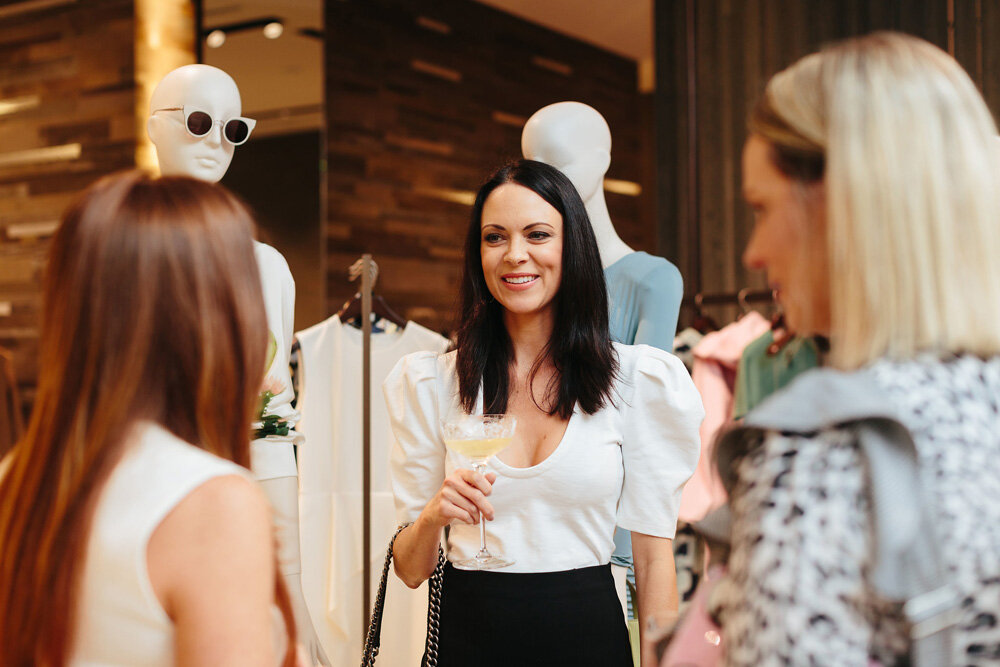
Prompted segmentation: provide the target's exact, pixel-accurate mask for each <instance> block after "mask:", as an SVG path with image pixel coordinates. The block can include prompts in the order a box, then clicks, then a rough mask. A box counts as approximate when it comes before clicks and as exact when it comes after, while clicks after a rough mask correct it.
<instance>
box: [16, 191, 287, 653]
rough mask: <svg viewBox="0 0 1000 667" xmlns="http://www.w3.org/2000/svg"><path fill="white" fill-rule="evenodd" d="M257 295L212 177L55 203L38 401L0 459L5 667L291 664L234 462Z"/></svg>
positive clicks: (258, 516) (248, 382) (269, 538)
mask: <svg viewBox="0 0 1000 667" xmlns="http://www.w3.org/2000/svg"><path fill="white" fill-rule="evenodd" d="M260 289H261V288H260V280H259V277H258V275H257V268H256V263H255V262H254V256H253V247H252V239H251V219H250V216H249V214H248V213H247V211H246V210H245V208H244V207H243V206H242V205H241V204H240V203H239V202H238V201H237V200H236V199H235V198H234V197H233V196H232V195H230V194H229V193H227V192H226V191H225V190H224V189H222V188H220V187H218V186H214V185H210V184H207V183H203V182H200V181H196V180H193V179H188V178H162V179H158V180H152V179H150V178H148V177H146V176H143V175H140V174H135V173H132V174H124V175H118V176H113V177H109V178H107V179H104V180H102V181H100V182H99V183H97V184H96V185H94V186H93V187H92V188H90V189H89V190H88V191H87V193H86V194H85V195H84V197H83V198H82V199H81V200H80V201H79V202H78V203H77V204H76V205H74V206H73V207H72V208H71V209H70V210H69V211H68V212H67V214H66V217H65V219H64V221H63V224H62V226H61V227H60V229H59V231H58V232H57V234H56V236H55V239H54V241H53V243H52V248H51V250H50V254H49V264H48V269H47V273H46V277H45V284H44V305H43V312H42V336H41V344H40V355H39V356H40V369H39V370H40V372H39V382H38V393H37V398H36V400H35V407H34V412H33V414H32V418H31V421H30V424H29V426H28V429H27V433H26V435H25V437H24V438H23V439H22V440H21V441H20V442H19V443H18V444H17V445H16V446H15V448H14V449H13V450H12V451H11V453H10V454H9V455H8V456H7V457H6V458H5V459H4V460H3V461H2V462H0V544H2V545H3V547H2V549H3V558H2V559H0V609H3V613H2V614H0V656H3V659H2V662H3V664H4V665H11V666H16V667H21V666H26V665H38V666H41V667H50V666H62V665H73V664H88V665H93V664H100V665H138V664H142V665H173V664H183V665H213V666H218V665H240V666H241V667H243V666H246V665H266V666H268V667H273V666H274V665H276V664H279V663H280V664H284V665H292V664H294V645H295V644H294V624H293V622H292V617H291V613H290V609H289V604H288V598H287V594H286V592H285V591H284V589H283V588H282V585H281V579H280V578H279V577H277V576H276V563H275V556H274V538H273V535H272V528H271V521H270V514H269V509H268V503H267V500H266V498H265V497H264V495H263V494H262V492H261V491H260V490H259V489H258V488H257V487H256V486H255V484H254V483H253V482H252V481H251V479H252V478H251V476H250V474H249V472H248V471H247V470H246V469H245V466H247V465H248V464H249V452H248V434H247V424H249V423H250V422H251V421H252V419H251V414H252V412H253V409H254V404H255V401H256V399H257V394H258V391H259V388H260V384H261V380H262V376H263V371H264V362H265V347H266V340H267V325H266V323H265V318H264V309H263V303H262V299H261V292H260ZM279 610H280V612H281V613H280V616H282V617H283V619H284V624H283V625H282V624H281V622H280V619H279V618H277V611H279Z"/></svg>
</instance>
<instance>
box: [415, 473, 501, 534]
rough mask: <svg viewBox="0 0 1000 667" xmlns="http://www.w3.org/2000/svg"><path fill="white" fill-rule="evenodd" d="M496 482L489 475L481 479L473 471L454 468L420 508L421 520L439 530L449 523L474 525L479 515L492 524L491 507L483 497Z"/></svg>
mask: <svg viewBox="0 0 1000 667" xmlns="http://www.w3.org/2000/svg"><path fill="white" fill-rule="evenodd" d="M496 478H497V476H496V473H493V472H488V473H486V474H485V475H482V474H480V473H478V472H476V471H475V470H468V469H466V468H456V469H455V470H454V471H452V473H451V474H450V475H448V476H447V477H446V478H445V480H444V483H442V484H441V488H440V489H439V490H438V492H437V493H436V494H435V495H434V497H433V498H432V499H431V501H430V502H429V503H427V506H426V507H424V511H423V515H424V520H425V521H427V522H428V523H430V524H431V525H434V526H439V527H441V528H443V527H444V526H447V525H448V524H449V523H451V522H452V521H461V522H462V523H467V524H469V525H470V526H471V525H475V524H477V523H479V513H480V512H482V514H483V516H484V517H485V518H486V519H488V520H492V519H493V506H492V505H491V504H490V502H489V500H487V498H486V497H487V496H489V495H490V494H491V493H492V492H493V482H495V481H496Z"/></svg>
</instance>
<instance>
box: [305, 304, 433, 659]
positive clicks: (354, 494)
mask: <svg viewBox="0 0 1000 667" xmlns="http://www.w3.org/2000/svg"><path fill="white" fill-rule="evenodd" d="M297 337H298V339H299V344H300V346H301V350H302V351H301V357H300V363H299V377H300V383H299V384H300V387H301V390H300V393H299V403H298V407H299V409H300V410H301V412H302V420H301V422H300V423H299V426H298V430H299V432H300V433H301V434H302V435H304V436H305V437H306V439H307V440H308V442H309V445H308V447H303V448H301V449H300V450H299V535H300V538H299V541H300V545H301V556H302V588H303V591H304V593H305V598H306V605H307V606H308V608H309V613H310V615H311V617H312V620H313V626H314V627H315V628H316V632H317V634H318V635H319V638H320V642H321V643H322V645H323V650H324V651H325V652H326V655H327V657H328V658H329V659H330V661H331V663H332V664H333V665H352V664H355V663H357V662H358V660H359V659H360V656H361V650H362V645H363V644H364V637H365V631H366V630H367V628H362V618H361V614H362V590H361V577H362V531H363V517H362V511H363V503H362V488H363V487H362V484H363V480H362V470H363V468H362V466H363V462H362V401H361V397H362V392H361V387H362V384H361V383H362V377H361V372H362V366H361V364H362V333H361V331H360V330H358V329H356V328H354V327H352V326H348V325H344V324H342V323H341V321H340V318H339V317H337V316H336V315H334V316H333V317H331V318H329V319H327V320H325V321H323V322H321V323H319V324H317V325H315V326H313V327H310V328H309V329H306V330H305V331H301V332H299V333H298V334H297ZM447 347H448V340H447V339H446V338H444V337H443V336H440V335H439V334H437V333H435V332H433V331H431V330H429V329H426V328H424V327H422V326H420V325H419V324H416V323H415V322H408V323H407V325H406V327H405V328H404V329H403V330H402V331H400V332H396V333H380V334H374V335H373V336H372V347H371V395H370V401H371V402H370V405H371V474H372V486H371V490H372V493H371V512H372V519H371V573H372V580H371V587H372V595H371V600H372V602H374V600H375V591H377V590H378V582H379V577H380V575H381V572H382V564H383V562H384V559H385V550H386V547H387V546H388V544H389V539H390V538H391V537H392V534H393V533H394V532H395V530H396V516H395V507H394V502H393V496H392V491H391V488H390V486H389V472H388V460H389V451H390V448H391V444H392V435H391V433H390V430H389V425H388V414H387V412H386V407H385V401H384V400H383V398H382V382H383V380H385V378H386V377H387V376H388V375H389V371H391V370H392V368H393V366H395V364H396V362H397V361H399V359H401V358H402V357H404V356H406V355H407V354H409V353H411V352H417V351H421V350H432V351H435V352H444V351H445V350H446V349H447ZM426 623H427V587H426V584H424V585H422V586H421V587H420V588H418V589H417V590H410V589H409V588H407V587H406V586H405V584H403V583H402V581H400V580H399V578H398V577H396V576H395V575H394V574H393V573H391V572H390V573H389V585H388V589H387V592H386V602H385V612H384V615H383V621H382V628H383V630H382V643H381V648H380V650H379V659H378V663H379V665H384V666H387V667H412V665H418V664H420V658H421V656H422V655H423V650H424V640H425V637H426Z"/></svg>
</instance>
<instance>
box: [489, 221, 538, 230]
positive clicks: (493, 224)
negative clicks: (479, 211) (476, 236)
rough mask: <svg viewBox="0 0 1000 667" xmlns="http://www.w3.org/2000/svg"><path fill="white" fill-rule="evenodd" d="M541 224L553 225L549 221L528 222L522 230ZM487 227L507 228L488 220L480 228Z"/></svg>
mask: <svg viewBox="0 0 1000 667" xmlns="http://www.w3.org/2000/svg"><path fill="white" fill-rule="evenodd" d="M542 225H544V226H546V227H552V226H553V225H552V224H551V223H548V222H532V223H531V224H529V225H525V226H524V230H525V231H528V230H529V229H534V228H535V227H540V226H542ZM487 227H494V228H496V229H504V230H506V229H507V228H506V227H504V226H503V225H498V224H497V223H495V222H489V223H486V224H485V225H483V226H482V229H486V228H487Z"/></svg>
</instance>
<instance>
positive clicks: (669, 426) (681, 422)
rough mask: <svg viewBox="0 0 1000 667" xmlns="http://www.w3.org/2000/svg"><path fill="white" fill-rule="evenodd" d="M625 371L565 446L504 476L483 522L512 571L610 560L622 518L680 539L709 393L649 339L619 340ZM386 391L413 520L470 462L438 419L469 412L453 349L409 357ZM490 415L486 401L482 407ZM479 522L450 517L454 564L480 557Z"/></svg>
mask: <svg viewBox="0 0 1000 667" xmlns="http://www.w3.org/2000/svg"><path fill="white" fill-rule="evenodd" d="M615 350H616V352H617V354H618V358H619V363H620V371H619V378H618V379H616V380H615V383H614V391H613V396H614V400H613V403H611V404H607V405H605V406H604V407H603V408H602V409H600V410H598V411H597V412H596V413H594V414H592V415H588V414H586V413H584V412H583V411H582V410H580V408H579V406H577V407H576V409H575V410H574V412H573V415H572V417H571V418H570V420H569V423H568V424H567V426H566V432H565V434H564V435H563V438H562V440H561V441H560V443H559V445H558V447H556V449H555V451H553V452H552V454H550V455H549V457H548V458H546V459H545V460H544V461H542V462H541V463H539V464H537V465H534V466H531V467H528V468H515V467H513V466H508V465H507V464H505V463H504V462H503V453H502V452H501V453H500V454H499V455H498V456H495V457H493V458H492V459H491V460H490V462H489V464H488V466H487V467H488V469H489V470H490V471H492V472H495V473H497V480H496V482H495V483H494V485H493V493H492V495H491V496H490V502H491V503H492V504H493V507H494V510H495V515H496V518H495V520H494V521H490V522H488V523H487V524H486V530H487V542H488V544H489V547H490V550H491V551H493V552H494V553H502V554H503V555H504V556H505V557H507V558H508V559H510V558H512V559H514V561H515V563H514V564H513V565H511V566H509V567H507V568H504V571H505V572H552V571H560V570H568V569H575V568H581V567H590V566H593V565H603V564H605V563H608V562H609V561H610V558H611V553H612V552H613V550H614V542H613V539H612V536H613V534H614V528H615V525H616V524H617V525H620V526H621V527H622V528H625V529H628V530H632V531H636V532H639V533H644V534H647V535H653V536H656V537H665V538H672V537H673V535H674V530H675V528H676V524H677V510H678V507H679V506H680V496H681V490H682V489H683V487H684V484H685V482H687V480H688V479H689V478H690V477H691V475H692V473H693V472H694V469H695V466H696V465H697V462H698V452H699V448H700V441H699V437H698V427H699V425H700V424H701V420H702V418H703V417H704V414H705V413H704V409H703V407H702V404H701V398H700V396H699V395H698V392H697V390H696V389H695V387H694V384H693V383H692V381H691V378H690V376H689V375H688V372H687V370H686V369H685V368H684V366H683V364H682V363H681V362H680V361H679V360H678V359H677V358H676V357H674V356H673V355H672V354H669V353H667V352H664V351H662V350H659V349H656V348H653V347H649V346H647V345H634V346H632V345H620V344H617V343H616V344H615ZM383 389H384V392H385V399H386V404H387V406H388V412H389V418H390V422H391V426H392V430H393V434H394V436H395V443H394V446H393V449H392V453H391V460H390V472H391V478H392V487H393V493H394V494H395V497H396V508H397V510H398V517H399V520H400V522H408V521H414V520H415V519H416V518H417V517H418V516H419V514H420V512H421V511H422V510H423V508H424V506H425V505H426V504H427V502H428V501H430V499H431V498H432V497H433V496H434V494H435V493H437V491H438V489H439V488H440V487H441V484H442V482H443V481H444V478H445V476H446V475H448V474H450V472H451V471H452V470H454V469H455V468H471V467H472V466H471V462H470V461H468V460H467V459H464V458H463V457H461V456H460V455H458V454H455V453H453V452H450V451H448V450H447V449H446V448H445V445H444V441H443V438H442V435H441V426H440V425H441V422H442V421H444V420H447V419H449V418H451V417H457V416H460V415H461V414H462V408H461V405H460V403H459V401H458V380H457V377H456V375H455V353H454V352H451V353H448V354H444V355H437V354H435V353H432V352H418V353H415V354H411V355H408V356H407V357H404V358H403V359H402V360H400V362H399V363H398V364H397V365H396V367H395V368H394V369H393V371H392V373H390V374H389V377H388V378H387V379H386V381H385V383H384V385H383ZM476 412H477V413H481V412H482V398H481V397H480V400H479V403H478V405H477V408H476ZM478 550H479V528H478V526H469V525H466V524H463V523H453V524H452V526H451V530H450V531H449V536H448V545H447V549H446V551H447V553H448V558H449V560H451V561H458V560H462V559H464V558H469V557H472V556H474V555H475V553H476V552H477V551H478Z"/></svg>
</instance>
